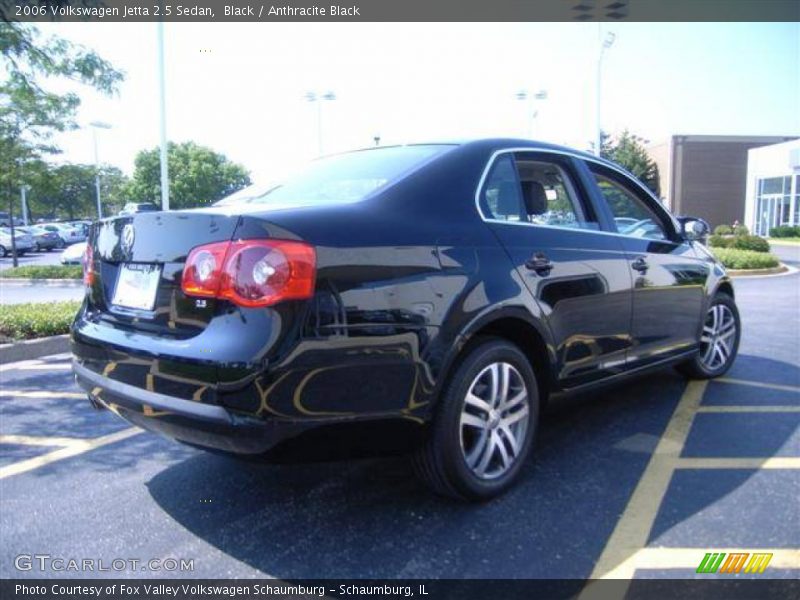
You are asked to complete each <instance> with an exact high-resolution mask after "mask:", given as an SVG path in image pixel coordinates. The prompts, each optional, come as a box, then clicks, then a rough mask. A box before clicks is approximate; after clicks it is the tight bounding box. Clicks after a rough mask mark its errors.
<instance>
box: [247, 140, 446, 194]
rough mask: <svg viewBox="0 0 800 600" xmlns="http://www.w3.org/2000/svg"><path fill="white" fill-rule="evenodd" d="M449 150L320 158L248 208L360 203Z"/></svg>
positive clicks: (389, 151) (436, 148)
mask: <svg viewBox="0 0 800 600" xmlns="http://www.w3.org/2000/svg"><path fill="white" fill-rule="evenodd" d="M451 147H452V146H445V145H426V146H422V145H420V146H395V147H389V148H376V149H374V150H364V151H360V152H350V153H348V154H338V155H336V156H329V157H326V158H321V159H319V160H316V161H314V162H313V163H311V164H310V165H309V166H308V167H307V168H306V169H304V170H303V171H302V172H300V173H299V174H297V175H295V176H294V177H291V178H290V179H288V180H287V181H285V182H284V183H282V184H280V185H277V186H275V187H273V188H272V189H270V190H268V191H267V192H265V193H264V194H262V195H260V196H256V197H250V198H247V199H246V200H244V202H246V203H248V204H250V203H252V204H275V205H281V206H287V205H288V206H314V205H319V204H343V203H350V202H358V201H359V200H363V199H364V198H366V197H367V196H368V195H370V194H372V193H373V192H375V191H377V190H379V189H381V188H383V187H385V186H386V185H388V184H389V183H392V182H394V181H396V180H397V179H399V178H400V177H401V176H402V175H404V174H405V173H408V172H409V171H412V170H413V169H415V168H417V167H419V166H421V165H422V164H424V163H425V162H427V161H428V160H430V159H431V158H433V157H434V156H437V155H439V154H442V153H443V152H445V151H447V150H449V149H450V148H451Z"/></svg>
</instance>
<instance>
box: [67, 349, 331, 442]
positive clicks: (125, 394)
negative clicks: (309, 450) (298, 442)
mask: <svg viewBox="0 0 800 600" xmlns="http://www.w3.org/2000/svg"><path fill="white" fill-rule="evenodd" d="M72 369H73V372H74V373H75V381H76V382H77V383H78V385H80V386H81V387H82V388H83V389H84V390H86V392H87V394H88V395H89V398H90V400H91V401H92V402H93V403H95V404H97V405H99V406H101V407H104V408H108V409H110V410H112V411H113V412H114V413H116V414H117V415H119V416H120V417H122V418H123V419H125V420H127V421H129V422H130V423H133V424H134V425H137V426H139V427H142V428H144V429H147V430H150V431H154V432H156V433H160V434H162V435H165V436H167V437H170V438H174V439H177V440H179V441H182V442H185V443H188V444H193V445H197V446H204V447H207V448H213V449H217V450H223V451H225V452H232V453H236V454H261V453H264V452H266V451H268V450H269V449H271V448H272V447H274V446H275V445H277V444H279V443H280V442H281V441H283V440H285V439H288V438H291V437H295V436H297V435H298V434H300V433H302V432H303V431H305V430H307V429H309V427H312V426H318V425H321V424H322V423H320V422H314V423H304V422H297V421H292V420H279V419H270V420H263V419H257V418H254V417H247V416H242V415H238V414H236V413H234V412H232V411H229V410H227V409H225V408H223V407H221V406H215V405H211V404H206V403H202V402H197V401H194V400H185V399H183V398H175V397H173V396H167V395H165V394H160V393H157V392H151V391H149V390H145V389H142V388H139V387H136V386H134V385H130V384H127V383H123V382H121V381H116V380H114V379H110V378H108V377H105V376H104V375H101V374H100V373H97V372H95V371H92V370H91V369H89V368H87V367H85V366H83V365H81V364H80V363H79V362H78V361H73V363H72Z"/></svg>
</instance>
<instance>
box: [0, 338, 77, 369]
mask: <svg viewBox="0 0 800 600" xmlns="http://www.w3.org/2000/svg"><path fill="white" fill-rule="evenodd" d="M69 350H70V347H69V334H68V333H65V334H64V335H53V336H50V337H45V338H38V339H35V340H22V341H19V342H12V343H11V344H0V365H4V364H7V363H12V362H17V361H20V360H30V359H31V358H39V357H40V356H47V355H48V354H61V353H62V352H69Z"/></svg>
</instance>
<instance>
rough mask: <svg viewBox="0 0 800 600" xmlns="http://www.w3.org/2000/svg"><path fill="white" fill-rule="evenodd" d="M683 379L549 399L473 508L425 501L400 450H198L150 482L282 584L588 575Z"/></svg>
mask: <svg viewBox="0 0 800 600" xmlns="http://www.w3.org/2000/svg"><path fill="white" fill-rule="evenodd" d="M684 387H685V381H684V380H683V379H682V378H681V377H679V376H677V375H676V374H674V373H672V372H671V371H666V372H663V373H658V374H655V375H651V376H649V377H647V378H645V379H640V380H638V381H633V382H631V383H628V384H627V385H626V386H624V387H622V388H615V389H613V390H609V391H606V392H603V393H596V394H594V395H593V396H592V397H583V398H581V399H571V400H569V401H565V402H564V403H563V405H562V404H556V405H554V406H553V407H552V409H551V410H550V411H548V414H547V415H546V416H545V417H544V419H543V423H542V429H541V434H540V436H539V439H538V442H537V446H538V448H537V453H536V458H535V460H532V461H530V462H529V463H528V464H527V465H526V468H525V470H524V473H523V477H522V478H521V481H520V484H519V485H518V486H517V487H515V488H514V489H513V490H511V491H510V492H509V493H508V494H506V495H505V496H503V497H501V498H498V499H496V500H494V501H492V502H490V503H487V504H483V505H468V504H462V503H458V502H454V501H449V500H446V499H442V498H438V497H436V496H433V495H432V494H430V493H429V492H428V490H427V489H426V488H424V487H423V486H422V485H421V484H420V483H418V482H417V480H416V479H415V477H414V476H413V473H412V471H411V469H410V466H409V464H408V461H406V460H405V459H403V458H396V459H381V460H361V461H352V462H331V463H317V464H302V465H280V466H278V465H259V464H252V463H243V462H240V461H236V460H233V459H229V458H226V457H220V456H215V455H210V454H201V455H196V456H193V457H192V458H189V459H188V460H185V461H182V462H179V463H176V464H174V465H172V466H170V467H168V468H167V469H165V470H163V471H161V472H159V473H158V474H157V475H156V476H155V477H153V478H152V479H151V480H150V481H149V482H148V484H147V485H148V489H149V492H150V494H151V495H152V497H153V498H154V500H155V501H156V502H157V503H158V504H159V505H160V506H161V507H162V508H163V509H164V510H165V511H166V512H167V513H168V514H169V515H170V516H172V517H173V518H174V519H175V520H176V521H177V522H178V523H179V524H180V525H182V526H183V527H185V528H187V529H188V530H189V531H191V532H192V533H193V534H195V535H197V536H199V537H200V538H201V539H203V540H204V541H206V542H207V543H209V544H211V545H213V546H214V547H216V548H218V549H219V550H221V551H222V552H225V553H226V554H228V555H230V556H231V557H233V558H235V559H237V560H240V561H243V562H245V563H247V564H249V565H251V566H252V567H254V568H256V569H258V570H259V571H261V572H263V573H266V574H269V575H271V576H275V577H279V578H284V579H287V578H311V577H331V578H335V577H379V578H383V577H443V578H446V577H452V578H463V577H476V578H518V577H562V578H584V577H586V576H588V574H589V573H590V572H591V570H592V567H593V565H594V562H595V560H596V559H597V556H598V555H599V554H600V552H601V551H602V549H603V547H604V545H605V542H606V540H607V538H608V536H609V535H610V533H611V531H612V530H613V528H614V525H615V524H616V521H617V519H618V517H619V515H620V514H621V512H622V511H623V510H624V507H625V504H626V502H627V500H628V497H629V495H630V493H631V491H632V489H633V488H634V486H635V485H636V483H637V481H638V477H639V475H640V474H641V472H642V470H643V469H644V467H645V465H646V464H647V461H648V460H649V455H650V452H651V451H652V449H653V447H654V446H655V443H656V442H657V440H658V436H659V435H660V434H661V432H662V431H663V428H664V426H665V425H666V423H667V421H668V420H669V418H670V415H671V414H672V411H673V409H674V408H675V405H676V403H677V400H678V398H679V397H680V395H681V392H682V390H683V389H684Z"/></svg>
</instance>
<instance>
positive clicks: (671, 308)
mask: <svg viewBox="0 0 800 600" xmlns="http://www.w3.org/2000/svg"><path fill="white" fill-rule="evenodd" d="M588 167H589V170H590V171H591V172H592V174H593V176H594V180H595V183H596V188H595V193H596V194H597V200H598V202H599V204H600V210H604V211H606V213H607V221H608V222H609V224H610V227H611V229H612V231H616V233H617V234H619V235H618V236H617V238H618V239H619V240H620V242H621V243H622V245H623V247H624V249H625V253H626V255H627V260H628V265H629V269H630V272H631V274H632V276H633V278H634V281H633V318H632V324H631V333H632V336H633V345H632V346H631V348H630V351H629V354H628V362H629V363H630V364H631V365H632V366H634V365H640V364H646V363H650V362H657V361H659V360H662V359H665V358H669V357H670V356H673V355H678V354H681V353H684V352H687V351H689V350H691V349H693V348H694V347H695V346H696V344H697V343H698V340H699V332H700V327H701V319H702V315H703V301H704V286H705V283H706V280H707V278H708V274H709V267H708V263H706V262H705V261H703V260H701V259H700V258H699V257H698V256H697V255H696V254H695V251H694V249H693V248H692V246H691V243H690V242H687V241H686V240H685V239H683V237H682V236H681V235H680V234H679V232H678V230H677V228H676V226H675V221H674V219H672V217H671V216H670V215H669V213H668V212H667V211H666V210H665V209H664V208H663V207H662V206H661V205H660V203H659V202H658V201H657V200H656V199H655V198H653V197H652V196H651V195H650V194H649V193H648V192H647V191H645V190H644V189H643V187H642V186H641V184H639V183H638V182H637V181H636V180H634V179H632V178H631V177H629V176H627V175H625V174H623V173H622V172H620V171H617V170H616V169H612V168H610V167H607V166H605V165H601V164H599V163H593V162H592V163H589V164H588ZM630 219H634V221H633V222H631V221H630Z"/></svg>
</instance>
